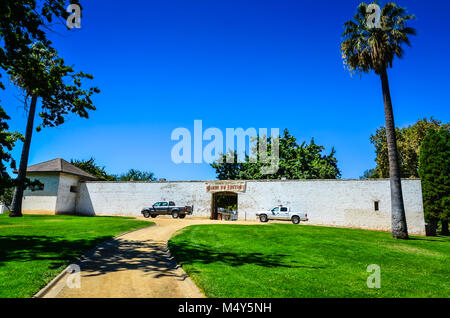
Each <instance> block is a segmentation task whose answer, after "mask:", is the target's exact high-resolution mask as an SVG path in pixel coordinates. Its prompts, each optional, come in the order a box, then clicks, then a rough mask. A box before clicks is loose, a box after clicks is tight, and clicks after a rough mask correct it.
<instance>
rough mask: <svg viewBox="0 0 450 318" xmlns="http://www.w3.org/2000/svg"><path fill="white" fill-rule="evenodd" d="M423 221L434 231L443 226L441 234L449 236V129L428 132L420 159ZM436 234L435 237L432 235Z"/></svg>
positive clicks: (443, 128)
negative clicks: (438, 226)
mask: <svg viewBox="0 0 450 318" xmlns="http://www.w3.org/2000/svg"><path fill="white" fill-rule="evenodd" d="M419 175H420V179H421V180H422V194H423V205H424V212H425V220H426V221H427V222H428V223H429V224H430V225H431V230H432V231H433V232H435V231H436V228H437V223H438V221H439V220H440V221H441V222H442V234H444V235H449V231H448V221H449V218H450V128H447V127H442V128H440V129H439V130H438V131H436V130H434V129H430V130H429V132H428V134H427V135H426V136H425V138H424V140H423V143H422V147H421V150H420V156H419ZM434 234H435V233H434Z"/></svg>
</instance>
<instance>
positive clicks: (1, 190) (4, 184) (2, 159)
mask: <svg viewBox="0 0 450 318" xmlns="http://www.w3.org/2000/svg"><path fill="white" fill-rule="evenodd" d="M9 119H10V118H9V116H8V115H6V113H5V111H4V110H3V109H2V108H1V107H0V197H1V196H2V195H4V194H5V191H8V189H10V188H12V187H13V186H14V180H13V179H12V178H11V177H10V176H9V174H8V172H7V168H8V167H9V168H11V169H16V162H15V161H14V158H13V157H12V156H11V153H10V152H11V151H12V149H13V147H14V145H15V143H16V142H17V140H19V139H23V136H22V135H20V134H19V133H12V132H9V131H8V129H9V126H8V123H7V120H9Z"/></svg>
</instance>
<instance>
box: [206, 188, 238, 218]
mask: <svg viewBox="0 0 450 318" xmlns="http://www.w3.org/2000/svg"><path fill="white" fill-rule="evenodd" d="M237 217H238V194H237V193H235V192H216V193H213V194H212V200H211V220H237Z"/></svg>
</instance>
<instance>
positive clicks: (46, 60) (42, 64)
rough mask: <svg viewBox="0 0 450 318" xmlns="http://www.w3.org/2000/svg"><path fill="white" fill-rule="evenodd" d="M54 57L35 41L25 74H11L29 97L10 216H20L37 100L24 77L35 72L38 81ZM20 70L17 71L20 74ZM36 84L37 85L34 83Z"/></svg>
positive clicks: (54, 55)
mask: <svg viewBox="0 0 450 318" xmlns="http://www.w3.org/2000/svg"><path fill="white" fill-rule="evenodd" d="M55 57H56V52H55V51H52V50H50V49H48V48H47V47H45V45H44V44H42V43H41V42H36V43H34V44H33V45H32V46H31V49H30V52H29V56H28V58H27V59H26V62H25V63H24V64H23V65H25V66H23V68H22V71H21V72H22V73H23V74H24V73H26V75H25V74H24V75H13V76H11V79H12V81H13V82H14V84H15V85H17V86H19V87H20V88H22V90H23V91H24V93H25V104H26V103H27V101H28V100H29V98H30V97H31V101H30V103H29V108H28V120H27V128H26V132H25V139H24V142H23V148H22V154H21V156H20V164H19V171H18V175H17V180H16V188H15V191H14V197H13V201H12V204H11V206H12V209H11V212H10V214H9V216H10V217H20V216H22V198H23V191H24V190H25V181H26V173H27V166H28V155H29V153H30V145H31V137H32V135H33V127H34V117H35V114H36V104H37V100H38V97H39V96H38V92H37V89H35V88H34V87H32V86H33V85H32V84H30V83H29V81H26V80H25V78H26V77H28V78H30V74H33V73H35V75H36V78H35V81H36V82H38V81H39V80H42V77H39V76H38V74H45V73H48V72H49V71H50V69H51V67H52V66H53V65H54V63H55V61H54V59H55ZM21 72H18V74H20V73H21ZM36 86H37V85H36Z"/></svg>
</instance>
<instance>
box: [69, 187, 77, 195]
mask: <svg viewBox="0 0 450 318" xmlns="http://www.w3.org/2000/svg"><path fill="white" fill-rule="evenodd" d="M70 192H73V193H78V187H77V186H70Z"/></svg>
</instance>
